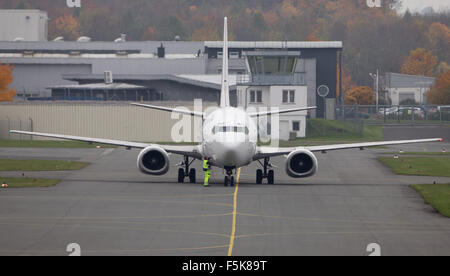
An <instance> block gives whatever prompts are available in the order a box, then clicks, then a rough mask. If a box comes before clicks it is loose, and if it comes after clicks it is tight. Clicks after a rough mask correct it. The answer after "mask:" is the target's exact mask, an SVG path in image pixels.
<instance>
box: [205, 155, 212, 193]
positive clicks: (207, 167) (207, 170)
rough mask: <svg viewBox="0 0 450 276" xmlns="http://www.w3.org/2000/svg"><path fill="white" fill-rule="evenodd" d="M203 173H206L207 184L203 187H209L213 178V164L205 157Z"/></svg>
mask: <svg viewBox="0 0 450 276" xmlns="http://www.w3.org/2000/svg"><path fill="white" fill-rule="evenodd" d="M203 171H204V172H205V183H204V185H203V186H205V187H209V178H210V177H211V163H210V162H209V158H208V157H205V159H204V160H203Z"/></svg>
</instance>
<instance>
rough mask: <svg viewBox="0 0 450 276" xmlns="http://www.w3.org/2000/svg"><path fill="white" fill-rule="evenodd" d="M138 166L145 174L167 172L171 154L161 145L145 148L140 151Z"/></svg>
mask: <svg viewBox="0 0 450 276" xmlns="http://www.w3.org/2000/svg"><path fill="white" fill-rule="evenodd" d="M137 166H138V168H139V170H140V171H141V172H142V173H145V174H150V175H163V174H166V173H167V172H168V171H169V155H168V154H167V152H166V151H165V150H164V149H162V148H160V147H148V148H145V149H143V150H142V151H141V153H139V156H138V159H137Z"/></svg>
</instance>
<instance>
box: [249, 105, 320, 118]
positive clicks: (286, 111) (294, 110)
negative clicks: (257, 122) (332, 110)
mask: <svg viewBox="0 0 450 276" xmlns="http://www.w3.org/2000/svg"><path fill="white" fill-rule="evenodd" d="M312 109H317V106H313V107H300V108H290V109H284V110H268V111H262V112H254V113H249V114H248V115H249V116H250V117H257V116H268V115H273V114H283V113H290V112H297V111H306V110H312Z"/></svg>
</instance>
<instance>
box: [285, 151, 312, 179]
mask: <svg viewBox="0 0 450 276" xmlns="http://www.w3.org/2000/svg"><path fill="white" fill-rule="evenodd" d="M317 169H318V163H317V158H316V156H315V155H314V154H313V153H312V152H311V151H309V150H304V149H300V150H296V151H293V152H291V154H289V156H288V158H287V161H286V173H287V174H288V175H289V176H290V177H293V178H305V177H310V176H313V175H315V174H316V172H317Z"/></svg>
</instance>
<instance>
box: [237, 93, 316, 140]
mask: <svg viewBox="0 0 450 276" xmlns="http://www.w3.org/2000/svg"><path fill="white" fill-rule="evenodd" d="M237 97H238V106H239V107H242V108H244V109H253V110H264V109H265V110H270V109H273V108H278V109H279V110H283V109H291V108H297V107H306V106H307V100H308V87H307V86H306V85H303V86H302V85H267V86H240V85H239V86H238V87H237ZM306 116H307V112H306V111H302V112H294V113H287V114H280V115H277V117H278V118H279V121H278V125H279V130H276V129H274V128H272V125H273V121H272V119H275V118H276V117H274V118H271V117H269V118H268V117H262V118H255V120H256V121H258V122H257V123H258V126H259V130H260V131H259V133H260V138H261V139H268V137H270V136H272V137H277V135H276V134H275V133H274V131H279V133H278V137H279V138H280V140H283V141H287V140H290V139H293V138H301V137H305V136H306Z"/></svg>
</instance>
